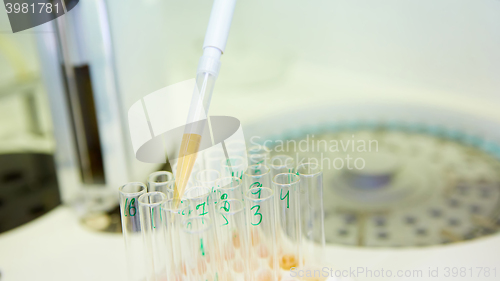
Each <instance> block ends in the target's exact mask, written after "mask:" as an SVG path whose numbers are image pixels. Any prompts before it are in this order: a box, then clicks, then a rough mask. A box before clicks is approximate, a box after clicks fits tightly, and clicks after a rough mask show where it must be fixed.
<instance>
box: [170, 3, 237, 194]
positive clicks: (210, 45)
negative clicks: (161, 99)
mask: <svg viewBox="0 0 500 281" xmlns="http://www.w3.org/2000/svg"><path fill="white" fill-rule="evenodd" d="M235 5H236V0H214V4H213V6H212V12H211V13H210V20H209V22H208V28H207V32H206V34H205V42H204V43H203V55H202V56H201V58H200V61H199V63H198V70H197V75H196V85H195V89H194V92H193V97H192V99H191V105H190V108H189V114H188V120H187V123H186V124H187V125H186V128H185V131H184V135H183V137H182V141H181V148H180V151H179V158H178V161H177V172H176V175H175V189H174V200H175V202H177V204H178V203H179V202H180V199H181V198H182V195H183V194H184V190H185V188H186V185H187V182H188V180H189V177H190V175H191V171H192V169H193V165H194V163H195V161H196V156H197V152H198V149H199V147H200V142H201V136H202V132H203V130H204V125H203V122H196V121H199V120H201V119H204V118H205V117H207V114H208V108H209V106H210V100H211V98H212V91H213V88H214V84H215V80H216V79H217V76H218V74H219V69H220V57H221V55H222V53H223V52H224V49H225V47H226V42H227V37H228V34H229V28H230V27H231V21H232V18H233V13H234V7H235Z"/></svg>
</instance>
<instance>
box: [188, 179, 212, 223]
mask: <svg viewBox="0 0 500 281" xmlns="http://www.w3.org/2000/svg"><path fill="white" fill-rule="evenodd" d="M212 197H213V195H212V190H210V188H208V187H205V186H193V187H192V188H190V189H188V190H187V191H186V192H185V193H184V198H185V199H186V200H189V203H190V205H191V208H190V212H189V213H190V216H210V217H212V220H213V218H214V215H215V214H214V210H215V208H213V206H212V205H214V203H213V200H212Z"/></svg>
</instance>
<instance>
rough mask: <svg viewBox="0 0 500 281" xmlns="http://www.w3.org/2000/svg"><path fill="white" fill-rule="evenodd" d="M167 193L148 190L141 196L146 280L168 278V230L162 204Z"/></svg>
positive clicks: (140, 206)
mask: <svg viewBox="0 0 500 281" xmlns="http://www.w3.org/2000/svg"><path fill="white" fill-rule="evenodd" d="M166 200H167V195H166V194H164V193H162V192H148V193H145V194H143V195H141V197H139V209H140V217H141V229H142V239H143V242H144V250H145V257H146V258H145V261H146V280H147V281H157V280H158V281H160V280H165V279H167V260H168V259H167V252H168V251H169V248H168V246H167V239H166V238H167V231H166V224H165V223H164V221H163V214H162V204H163V203H164V202H165V201H166Z"/></svg>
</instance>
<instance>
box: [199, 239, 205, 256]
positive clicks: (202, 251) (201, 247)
mask: <svg viewBox="0 0 500 281" xmlns="http://www.w3.org/2000/svg"><path fill="white" fill-rule="evenodd" d="M200 250H201V255H202V256H205V247H203V238H202V239H200Z"/></svg>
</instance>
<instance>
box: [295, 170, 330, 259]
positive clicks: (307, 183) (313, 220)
mask: <svg viewBox="0 0 500 281" xmlns="http://www.w3.org/2000/svg"><path fill="white" fill-rule="evenodd" d="M297 173H298V174H299V177H300V194H301V209H302V214H301V215H302V217H303V218H302V226H303V227H302V229H303V233H304V235H305V237H304V239H305V243H306V247H305V249H306V258H307V259H309V260H314V261H316V262H320V261H321V260H322V256H323V249H324V247H325V225H324V218H325V215H324V207H323V171H321V169H320V167H319V165H318V164H315V163H304V164H302V165H300V166H298V167H297ZM304 193H307V196H303V194H304ZM306 198H307V200H306ZM314 244H316V245H314ZM317 246H319V248H318V247H317Z"/></svg>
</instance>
